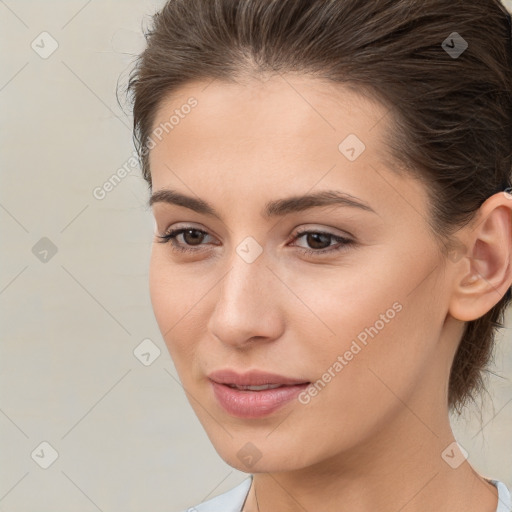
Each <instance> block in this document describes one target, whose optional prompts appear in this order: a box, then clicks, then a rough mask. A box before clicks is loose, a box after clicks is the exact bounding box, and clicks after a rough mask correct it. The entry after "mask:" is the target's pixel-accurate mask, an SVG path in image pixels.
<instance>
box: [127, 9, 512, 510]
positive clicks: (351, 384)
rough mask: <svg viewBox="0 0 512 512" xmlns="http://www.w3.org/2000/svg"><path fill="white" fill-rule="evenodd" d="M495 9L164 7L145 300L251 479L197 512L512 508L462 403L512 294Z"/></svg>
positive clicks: (142, 150)
mask: <svg viewBox="0 0 512 512" xmlns="http://www.w3.org/2000/svg"><path fill="white" fill-rule="evenodd" d="M511 31H512V29H511V27H510V18H509V17H508V16H507V13H506V12H505V10H504V8H503V7H502V6H501V5H500V4H499V2H498V1H497V0H473V1H468V0H467V1H463V2H454V1H453V0H421V1H420V0H399V1H396V0H375V1H372V2H367V1H365V0H322V1H321V0H171V1H169V2H168V3H166V4H165V6H164V7H163V8H162V9H161V10H160V11H159V12H158V13H156V14H155V16H154V24H153V27H152V29H151V30H150V31H149V33H148V34H147V35H146V38H147V48H146V49H145V51H144V52H143V53H142V54H141V55H140V57H139V60H138V62H137V65H136V67H135V68H134V70H133V71H132V75H131V76H130V81H129V85H128V90H129V91H130V92H131V93H133V97H134V110H133V112H134V130H135V131H134V134H135V141H136V145H137V149H138V151H139V155H140V158H141V164H142V168H143V173H144V178H145V179H146V180H147V183H148V186H149V192H150V200H149V204H150V205H151V207H152V211H153V214H154V216H155V224H156V226H155V243H154V245H153V250H152V256H151V263H150V292H151V300H152V304H153V308H154V312H155V317H156V320H157V322H158V325H159V328H160V330H161V332H162V335H163V338H164V340H165V342H166V344H167V347H168V349H169V352H170V355H171V357H172V359H173V361H174V364H175V366H176V370H177V372H178V374H179V377H180V379H181V382H182V384H183V387H184V389H185V392H186V394H187V397H188V399H189V401H190V404H191V406H192V407H193V409H194V411H195V412H196V414H197V416H198V418H199V420H200V421H201V423H202V425H203V426H204V428H205V431H206V433H207V435H208V436H209V438H210V440H211V442H212V443H213V445H214V447H215V449H216V450H217V452H218V453H219V455H220V456H221V457H222V458H223V459H224V460H225V461H226V462H227V463H228V464H230V465H231V466H233V467H235V468H237V469H238V470H240V471H244V472H247V473H251V476H250V477H248V478H247V479H246V480H245V481H243V482H242V483H241V484H240V485H238V486H237V487H235V488H234V489H232V490H231V491H229V492H227V493H224V494H223V495H221V496H220V497H216V498H214V499H212V500H210V501H208V502H206V503H203V504H200V505H196V507H193V508H190V509H189V510H197V511H215V512H228V511H243V512H249V511H250V512H255V511H259V512H287V511H303V510H304V511H306V510H307V511H318V510H322V511H323V512H334V511H336V512H339V511H340V510H350V511H351V512H368V511H376V510H378V511H399V510H400V511H401V512H417V511H422V512H424V511H436V512H444V511H446V512H448V511H450V512H463V511H464V512H470V511H471V512H493V511H497V512H505V511H509V510H510V509H511V506H510V493H509V490H508V489H507V488H506V486H505V484H504V483H503V482H500V481H498V480H495V479H492V478H491V477H489V476H483V475H480V474H478V473H477V472H476V471H475V470H474V469H473V468H472V467H471V465H470V464H469V462H468V461H467V460H466V459H467V457H468V453H467V451H466V450H465V449H464V447H462V446H460V445H459V444H458V443H457V442H456V440H455V438H454V436H453V433H452V430H451V426H450V421H449V412H450V411H458V412H460V411H461V410H462V408H463V407H464V406H465V405H466V404H467V403H468V402H469V401H471V400H473V401H474V398H475V396H477V395H478V393H479V392H480V391H481V390H482V389H483V380H482V375H483V372H484V370H485V367H486V365H487V363H488V361H489V359H490V356H491V353H492V348H493V342H494V336H495V334H496V329H497V328H498V327H502V323H501V322H502V321H503V319H504V313H505V309H506V306H507V305H508V303H509V302H510V287H511V284H512V195H511V193H509V192H511V189H510V186H511V183H510V180H511V174H512V43H511Z"/></svg>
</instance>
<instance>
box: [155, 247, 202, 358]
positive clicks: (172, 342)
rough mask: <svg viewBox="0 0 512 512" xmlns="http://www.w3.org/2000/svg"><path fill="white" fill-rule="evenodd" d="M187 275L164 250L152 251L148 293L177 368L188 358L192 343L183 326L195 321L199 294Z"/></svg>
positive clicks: (185, 326) (197, 314)
mask: <svg viewBox="0 0 512 512" xmlns="http://www.w3.org/2000/svg"><path fill="white" fill-rule="evenodd" d="M191 283H194V281H193V280H192V279H191V277H190V276H187V275H185V274H184V273H183V272H182V271H180V270H177V269H176V267H175V266H174V267H173V266H172V265H171V264H170V263H169V261H168V258H167V255H166V254H165V250H162V249H161V248H159V247H156V248H154V249H153V250H152V253H151V259H150V265H149V293H150V298H151V304H152V307H153V312H154V315H155V319H156V321H157V324H158V327H159V329H160V332H161V334H162V337H163V339H164V341H165V343H166V345H167V348H168V350H169V353H170V355H171V357H172V359H173V360H174V363H175V365H176V366H177V367H178V366H180V363H181V361H182V360H189V361H190V360H191V359H190V356H191V354H192V353H193V351H194V344H193V343H192V342H191V341H192V340H190V339H189V337H187V336H186V335H184V332H183V331H184V329H186V328H187V326H189V325H191V324H190V322H191V321H192V322H194V321H197V320H198V316H199V308H200V303H199V301H200V299H201V295H202V294H204V290H203V292H202V294H201V295H198V294H197V293H194V290H192V289H191V287H190V284H191Z"/></svg>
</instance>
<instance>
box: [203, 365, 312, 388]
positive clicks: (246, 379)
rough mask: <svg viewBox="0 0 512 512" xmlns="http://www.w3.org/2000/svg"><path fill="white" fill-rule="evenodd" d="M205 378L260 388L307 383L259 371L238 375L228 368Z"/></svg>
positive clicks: (303, 380) (220, 382)
mask: <svg viewBox="0 0 512 512" xmlns="http://www.w3.org/2000/svg"><path fill="white" fill-rule="evenodd" d="M207 377H208V378H209V379H210V380H213V381H214V382H217V383H219V384H235V385H236V386H262V385H264V384H282V385H284V386H293V385H296V384H304V383H309V382H308V381H306V380H305V379H294V378H290V377H285V376H283V375H278V374H276V373H269V372H264V371H261V370H250V371H248V372H245V373H238V372H236V371H235V370H231V369H229V368H226V369H223V370H216V371H214V372H211V373H210V374H209V375H207Z"/></svg>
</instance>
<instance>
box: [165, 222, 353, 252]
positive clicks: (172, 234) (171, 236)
mask: <svg viewBox="0 0 512 512" xmlns="http://www.w3.org/2000/svg"><path fill="white" fill-rule="evenodd" d="M186 231H195V232H197V233H201V234H204V235H208V233H207V232H206V231H203V230H202V229H197V228H194V227H191V226H190V227H184V228H178V229H174V230H171V231H169V232H168V233H166V234H165V235H157V236H158V238H160V240H158V243H164V244H165V243H169V242H170V243H171V246H172V248H173V250H175V251H179V252H184V253H197V252H199V251H201V250H202V249H199V250H198V249H190V248H188V247H182V246H180V245H177V244H176V240H175V239H176V237H177V236H179V235H181V234H182V233H184V232H186ZM307 234H315V235H327V236H329V237H331V238H332V239H333V240H335V241H337V242H339V243H341V245H340V246H338V247H335V248H334V249H329V248H328V249H304V248H300V247H299V250H300V252H302V253H303V254H306V255H308V256H311V255H314V256H322V255H325V254H330V253H334V252H337V251H343V250H346V249H348V247H349V246H351V245H354V244H355V242H354V241H353V240H350V239H348V238H344V237H341V236H338V235H334V234H332V233H329V232H326V231H312V230H303V231H299V232H297V233H295V235H294V238H293V239H296V238H301V237H302V236H304V235H307Z"/></svg>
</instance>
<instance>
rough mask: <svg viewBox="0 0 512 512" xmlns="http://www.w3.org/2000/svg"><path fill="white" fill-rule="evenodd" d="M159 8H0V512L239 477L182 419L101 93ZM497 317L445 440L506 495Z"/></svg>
mask: <svg viewBox="0 0 512 512" xmlns="http://www.w3.org/2000/svg"><path fill="white" fill-rule="evenodd" d="M161 5H163V2H161V1H156V0H155V1H153V2H149V1H141V0H138V1H135V0H129V1H128V0H125V1H123V2H121V1H117V2H115V1H112V0H93V1H86V0H83V1H70V0H67V1H63V0H62V1H55V0H52V1H49V0H47V1H44V2H43V1H40V2H35V1H28V0H27V1H23V0H19V1H17V2H16V1H14V0H10V1H8V0H7V1H5V2H4V1H0V33H1V34H2V39H1V43H0V44H1V52H0V106H1V112H2V116H1V123H0V129H1V132H0V144H1V160H0V166H1V187H0V227H1V232H2V235H1V237H0V240H1V248H2V265H1V267H0V311H1V317H0V325H1V329H2V336H1V345H0V351H1V353H0V364H1V369H0V453H1V456H0V460H1V463H0V512H13V511H15V512H36V511H37V512H50V511H51V512H70V511H73V512H94V511H97V510H100V511H104V512H107V511H109V512H121V511H122V512H135V511H144V512H149V511H151V512H164V511H168V512H173V511H178V510H181V509H182V508H185V507H186V506H191V505H193V504H195V503H198V502H200V501H202V500H204V499H205V498H207V497H211V496H213V495H215V494H219V493H220V492H223V491H225V490H227V489H229V488H231V487H233V486H234V485H235V484H236V483H238V482H240V481H241V480H242V479H243V478H245V477H246V474H245V473H241V472H239V471H236V470H234V469H233V468H231V467H230V466H228V465H227V464H225V463H224V462H223V461H222V460H221V459H220V458H219V456H218V455H217V453H216V452H215V450H214V448H213V447H212V446H211V444H210V442H209V440H208V438H207V437H206V434H205V433H204V431H203V429H202V427H201V425H200V424H199V422H198V420H197V419H196V417H195V415H194V413H193V412H192V409H191V407H190V406H189V404H188V402H187V400H186V398H185V396H184V393H183V391H182V388H181V387H180V384H179V381H178V379H177V377H176V373H175V370H174V366H173V364H172V362H171V360H170V357H169V355H168V353H167V350H166V348H165V345H164V343H163V341H162V339H161V337H160V333H159V331H158V327H157V325H156V322H155V319H154V316H153V312H152V309H151V304H150V300H149V294H148V285H147V282H148V260H149V253H150V247H151V238H152V231H153V221H152V217H151V215H150V212H149V210H148V209H146V208H145V202H146V199H147V196H146V185H145V183H144V181H143V180H142V178H141V177H140V175H139V169H138V166H137V165H135V166H134V165H133V160H130V158H131V157H132V156H133V147H132V140H131V118H130V115H129V113H128V114H125V113H123V111H122V110H121V109H120V108H119V106H118V104H117V101H116V97H115V87H116V82H117V80H118V78H120V80H121V81H123V80H124V81H125V80H126V77H127V74H128V71H129V69H130V66H131V62H132V60H133V55H135V54H136V53H137V52H139V51H140V50H141V49H142V48H143V44H144V39H143V37H142V36H141V25H142V26H146V25H147V22H148V17H149V15H150V14H151V13H153V12H154V11H155V10H156V9H158V7H159V6H161ZM511 7H512V6H511ZM42 32H48V33H49V34H50V36H46V35H43V36H40V34H41V33H42ZM41 39H43V43H42V42H41ZM52 39H53V40H55V41H56V44H58V48H57V49H56V50H55V51H54V53H52V54H51V55H50V56H47V58H43V57H42V56H41V53H43V54H44V52H45V51H46V52H48V51H49V50H51V44H52ZM33 41H35V43H34V46H35V45H36V44H38V45H39V46H35V48H37V50H36V49H33V48H32V46H31V44H32V42H33ZM53 44H55V43H53ZM125 164H126V167H125V168H126V169H129V171H130V172H129V173H128V175H127V176H126V177H125V178H124V179H123V180H122V181H121V182H120V183H119V184H118V185H117V186H116V187H115V188H114V189H113V190H112V191H110V192H109V193H108V194H107V195H106V197H105V198H103V199H96V198H95V197H94V195H93V190H94V189H95V188H96V187H101V186H102V184H103V183H105V181H106V180H108V179H109V177H110V176H111V175H112V174H114V173H115V172H116V171H117V170H118V169H119V168H121V167H122V166H123V165H125ZM41 239H43V240H41ZM34 247H35V248H34ZM45 251H46V252H45ZM55 251H56V253H55V254H53V253H54V252H55ZM508 316H509V318H508V324H507V329H506V330H505V331H504V332H505V333H506V334H505V337H504V338H503V337H500V339H499V342H498V345H497V351H496V363H495V368H494V371H495V372H496V373H497V374H498V375H500V377H499V378H498V377H493V378H492V379H491V381H490V390H491V392H492V394H493V401H494V411H493V410H492V408H491V407H490V406H489V408H488V409H489V410H488V411H485V412H484V428H483V430H480V424H479V422H478V417H477V415H476V414H475V412H474V411H473V412H471V411H470V412H469V413H468V415H467V417H468V419H469V423H468V424H455V425H454V428H455V431H456V435H457V439H458V440H459V442H460V443H461V444H462V446H464V447H465V448H466V450H467V451H468V452H469V460H470V462H471V463H472V464H473V465H474V466H475V467H476V468H477V469H478V470H480V471H481V472H483V473H484V474H486V475H488V476H491V477H494V478H498V479H501V480H503V481H504V482H506V483H507V485H509V486H512V436H511V435H510V433H511V431H512V404H511V403H510V402H511V401H512V392H511V390H512V387H511V382H510V377H511V376H512V344H511V342H512V322H511V319H512V314H511V312H510V311H509V312H508ZM145 339H150V340H152V344H154V346H153V345H152V344H151V343H150V346H153V347H157V348H158V349H160V351H161V354H160V356H159V357H158V358H156V359H155V360H154V361H152V362H151V364H149V365H147V366H146V365H144V364H143V363H142V362H141V361H140V360H139V359H137V358H136V357H135V355H134V353H133V351H134V349H135V348H136V347H137V346H138V345H139V344H140V343H141V342H142V341H143V340H145ZM146 343H149V342H146ZM143 348H144V346H143ZM155 350H156V348H151V349H150V352H151V353H152V354H153V355H152V356H150V357H154V355H155V353H154V351H155ZM143 352H144V350H143ZM145 357H146V358H147V357H148V356H145ZM142 359H144V358H142ZM42 442H46V443H49V445H50V446H51V447H52V448H51V447H50V446H48V445H41V443H42ZM52 449H53V450H55V452H56V453H57V454H58V457H57V459H56V460H55V461H54V462H53V463H52V464H51V465H50V466H49V467H48V468H47V469H44V468H43V467H41V465H45V464H48V463H49V462H51V456H52Z"/></svg>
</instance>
